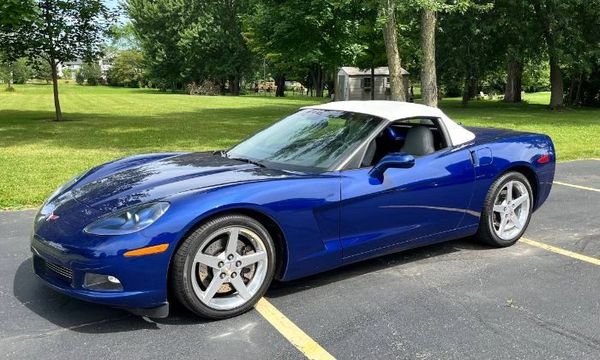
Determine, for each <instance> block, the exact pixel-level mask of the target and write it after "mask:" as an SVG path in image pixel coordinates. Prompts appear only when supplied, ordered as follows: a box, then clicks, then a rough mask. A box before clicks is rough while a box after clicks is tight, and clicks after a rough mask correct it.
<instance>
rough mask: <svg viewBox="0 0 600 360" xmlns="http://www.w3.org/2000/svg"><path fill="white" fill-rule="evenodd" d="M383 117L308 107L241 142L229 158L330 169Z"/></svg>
mask: <svg viewBox="0 0 600 360" xmlns="http://www.w3.org/2000/svg"><path fill="white" fill-rule="evenodd" d="M381 121H382V120H381V119H380V118H377V117H374V116H371V115H365V114H358V113H352V112H345V111H333V110H318V109H304V110H301V111H299V112H297V113H295V114H293V115H290V116H288V117H286V118H284V119H283V120H281V121H278V122H277V123H275V124H273V125H271V126H270V127H268V128H266V129H265V130H263V131H261V132H259V133H257V134H256V135H254V136H252V137H250V138H248V139H246V140H245V141H243V142H241V143H240V144H238V145H237V146H235V147H234V148H232V149H231V150H229V151H228V152H227V157H229V158H240V159H247V160H251V161H255V162H259V163H261V164H268V165H279V166H276V167H281V168H286V167H288V168H291V169H294V168H299V169H303V168H310V169H315V170H325V169H329V168H330V167H331V166H332V165H334V164H336V162H338V161H339V160H340V159H342V157H343V156H344V155H345V154H347V153H348V152H350V151H352V150H353V149H354V148H355V147H356V146H357V145H358V144H360V143H361V141H362V140H364V139H365V138H366V137H367V136H368V135H369V134H370V133H371V132H372V131H373V130H374V129H375V128H376V127H377V126H378V125H379V124H380V123H381Z"/></svg>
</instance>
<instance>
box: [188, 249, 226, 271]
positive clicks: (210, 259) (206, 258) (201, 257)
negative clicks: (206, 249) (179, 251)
mask: <svg viewBox="0 0 600 360" xmlns="http://www.w3.org/2000/svg"><path fill="white" fill-rule="evenodd" d="M219 261H220V259H219V258H218V257H216V256H211V255H207V254H203V253H200V252H199V253H198V254H196V257H195V258H194V262H195V263H196V262H199V263H200V264H203V265H206V266H208V267H211V268H213V269H218V268H219Z"/></svg>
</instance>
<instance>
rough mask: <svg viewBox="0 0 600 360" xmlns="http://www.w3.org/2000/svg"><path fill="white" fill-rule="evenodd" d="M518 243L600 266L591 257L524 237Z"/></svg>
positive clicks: (597, 261)
mask: <svg viewBox="0 0 600 360" xmlns="http://www.w3.org/2000/svg"><path fill="white" fill-rule="evenodd" d="M519 241H520V242H524V243H525V244H528V245H531V246H535V247H538V248H540V249H544V250H548V251H552V252H553V253H557V254H561V255H564V256H568V257H571V258H573V259H577V260H581V261H585V262H587V263H590V264H594V265H600V259H596V258H594V257H591V256H587V255H583V254H580V253H576V252H573V251H569V250H565V249H563V248H559V247H556V246H552V245H548V244H544V243H541V242H539V241H535V240H531V239H527V238H524V237H522V238H521V240H519Z"/></svg>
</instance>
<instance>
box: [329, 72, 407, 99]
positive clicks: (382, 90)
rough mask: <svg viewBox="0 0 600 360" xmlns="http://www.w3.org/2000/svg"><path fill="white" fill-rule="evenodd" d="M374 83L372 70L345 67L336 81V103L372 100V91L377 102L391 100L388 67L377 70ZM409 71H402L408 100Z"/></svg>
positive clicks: (338, 74)
mask: <svg viewBox="0 0 600 360" xmlns="http://www.w3.org/2000/svg"><path fill="white" fill-rule="evenodd" d="M374 70H375V76H374V79H375V81H374V83H373V84H371V69H364V70H363V69H359V68H357V67H349V66H344V67H342V68H340V70H339V71H338V73H337V77H336V79H335V98H334V100H335V101H343V100H371V91H374V92H375V100H389V99H390V70H389V69H388V67H387V66H384V67H378V68H375V69H374ZM408 75H409V73H408V71H406V70H404V69H402V79H403V81H404V90H405V91H406V98H407V99H409V83H408Z"/></svg>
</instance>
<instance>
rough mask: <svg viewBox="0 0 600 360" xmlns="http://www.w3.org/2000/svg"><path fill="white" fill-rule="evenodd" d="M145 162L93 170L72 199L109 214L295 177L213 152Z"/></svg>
mask: <svg viewBox="0 0 600 360" xmlns="http://www.w3.org/2000/svg"><path fill="white" fill-rule="evenodd" d="M145 159H147V161H143V160H142V161H139V160H138V161H135V162H132V163H130V164H129V165H127V166H123V165H122V163H123V162H121V164H117V163H115V164H107V165H105V166H104V167H99V168H96V169H94V170H93V171H91V172H90V174H89V175H87V176H86V177H84V179H82V181H81V182H80V183H79V184H78V185H76V186H75V187H74V188H73V189H72V190H71V193H72V195H73V198H74V199H75V200H77V201H78V202H80V203H83V204H85V205H87V206H89V207H92V208H94V209H96V210H100V211H102V212H110V211H115V210H117V209H120V208H123V207H126V206H130V205H135V204H137V203H142V202H148V201H154V200H158V199H163V198H165V197H168V196H171V195H175V194H179V193H181V192H186V191H192V190H199V189H205V188H213V187H218V186H224V185H232V184H237V183H246V182H256V181H266V180H271V179H278V178H285V177H290V176H294V174H293V173H289V172H285V171H281V170H274V169H266V168H262V167H259V166H257V165H253V164H249V163H246V162H243V161H239V160H233V159H228V158H225V157H222V156H220V155H215V154H213V153H212V152H204V153H185V154H176V155H172V156H164V155H163V156H152V155H149V156H147V157H146V158H145ZM111 168H114V171H110V170H111Z"/></svg>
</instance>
